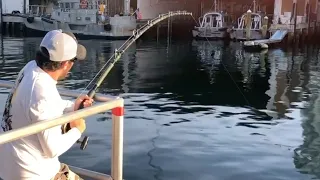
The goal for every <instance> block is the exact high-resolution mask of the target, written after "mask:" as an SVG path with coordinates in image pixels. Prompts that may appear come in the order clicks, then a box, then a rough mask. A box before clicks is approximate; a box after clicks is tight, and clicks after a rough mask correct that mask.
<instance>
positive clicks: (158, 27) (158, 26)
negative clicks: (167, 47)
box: [157, 23, 160, 43]
mask: <svg viewBox="0 0 320 180" xmlns="http://www.w3.org/2000/svg"><path fill="white" fill-rule="evenodd" d="M159 29H160V25H159V23H158V24H157V43H158V42H159Z"/></svg>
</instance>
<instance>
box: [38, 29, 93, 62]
mask: <svg viewBox="0 0 320 180" xmlns="http://www.w3.org/2000/svg"><path fill="white" fill-rule="evenodd" d="M41 47H44V48H46V49H47V51H48V53H49V58H50V60H51V61H56V62H61V61H68V60H73V59H77V60H84V59H85V58H86V55H87V50H86V48H85V47H84V46H83V45H81V44H78V42H77V39H76V37H75V36H74V34H73V33H71V32H62V30H61V29H58V30H52V31H49V32H48V33H47V34H46V35H45V36H44V38H43V39H42V41H41V43H40V51H41Z"/></svg>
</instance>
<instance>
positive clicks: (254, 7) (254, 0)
mask: <svg viewBox="0 0 320 180" xmlns="http://www.w3.org/2000/svg"><path fill="white" fill-rule="evenodd" d="M253 12H254V13H255V12H256V0H253Z"/></svg>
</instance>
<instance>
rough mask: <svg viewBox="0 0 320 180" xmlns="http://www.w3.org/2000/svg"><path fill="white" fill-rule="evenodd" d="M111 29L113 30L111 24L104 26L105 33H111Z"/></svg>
mask: <svg viewBox="0 0 320 180" xmlns="http://www.w3.org/2000/svg"><path fill="white" fill-rule="evenodd" d="M111 29H112V27H111V25H110V24H106V25H104V30H105V31H111Z"/></svg>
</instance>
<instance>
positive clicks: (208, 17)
mask: <svg viewBox="0 0 320 180" xmlns="http://www.w3.org/2000/svg"><path fill="white" fill-rule="evenodd" d="M228 23H229V21H228V16H227V15H226V14H224V13H222V12H218V11H217V2H216V0H215V10H214V11H211V12H207V13H205V14H204V15H203V16H202V17H200V18H199V26H195V27H194V29H193V30H192V35H193V37H194V38H196V39H206V38H208V39H223V38H226V37H228V33H227V30H228Z"/></svg>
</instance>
